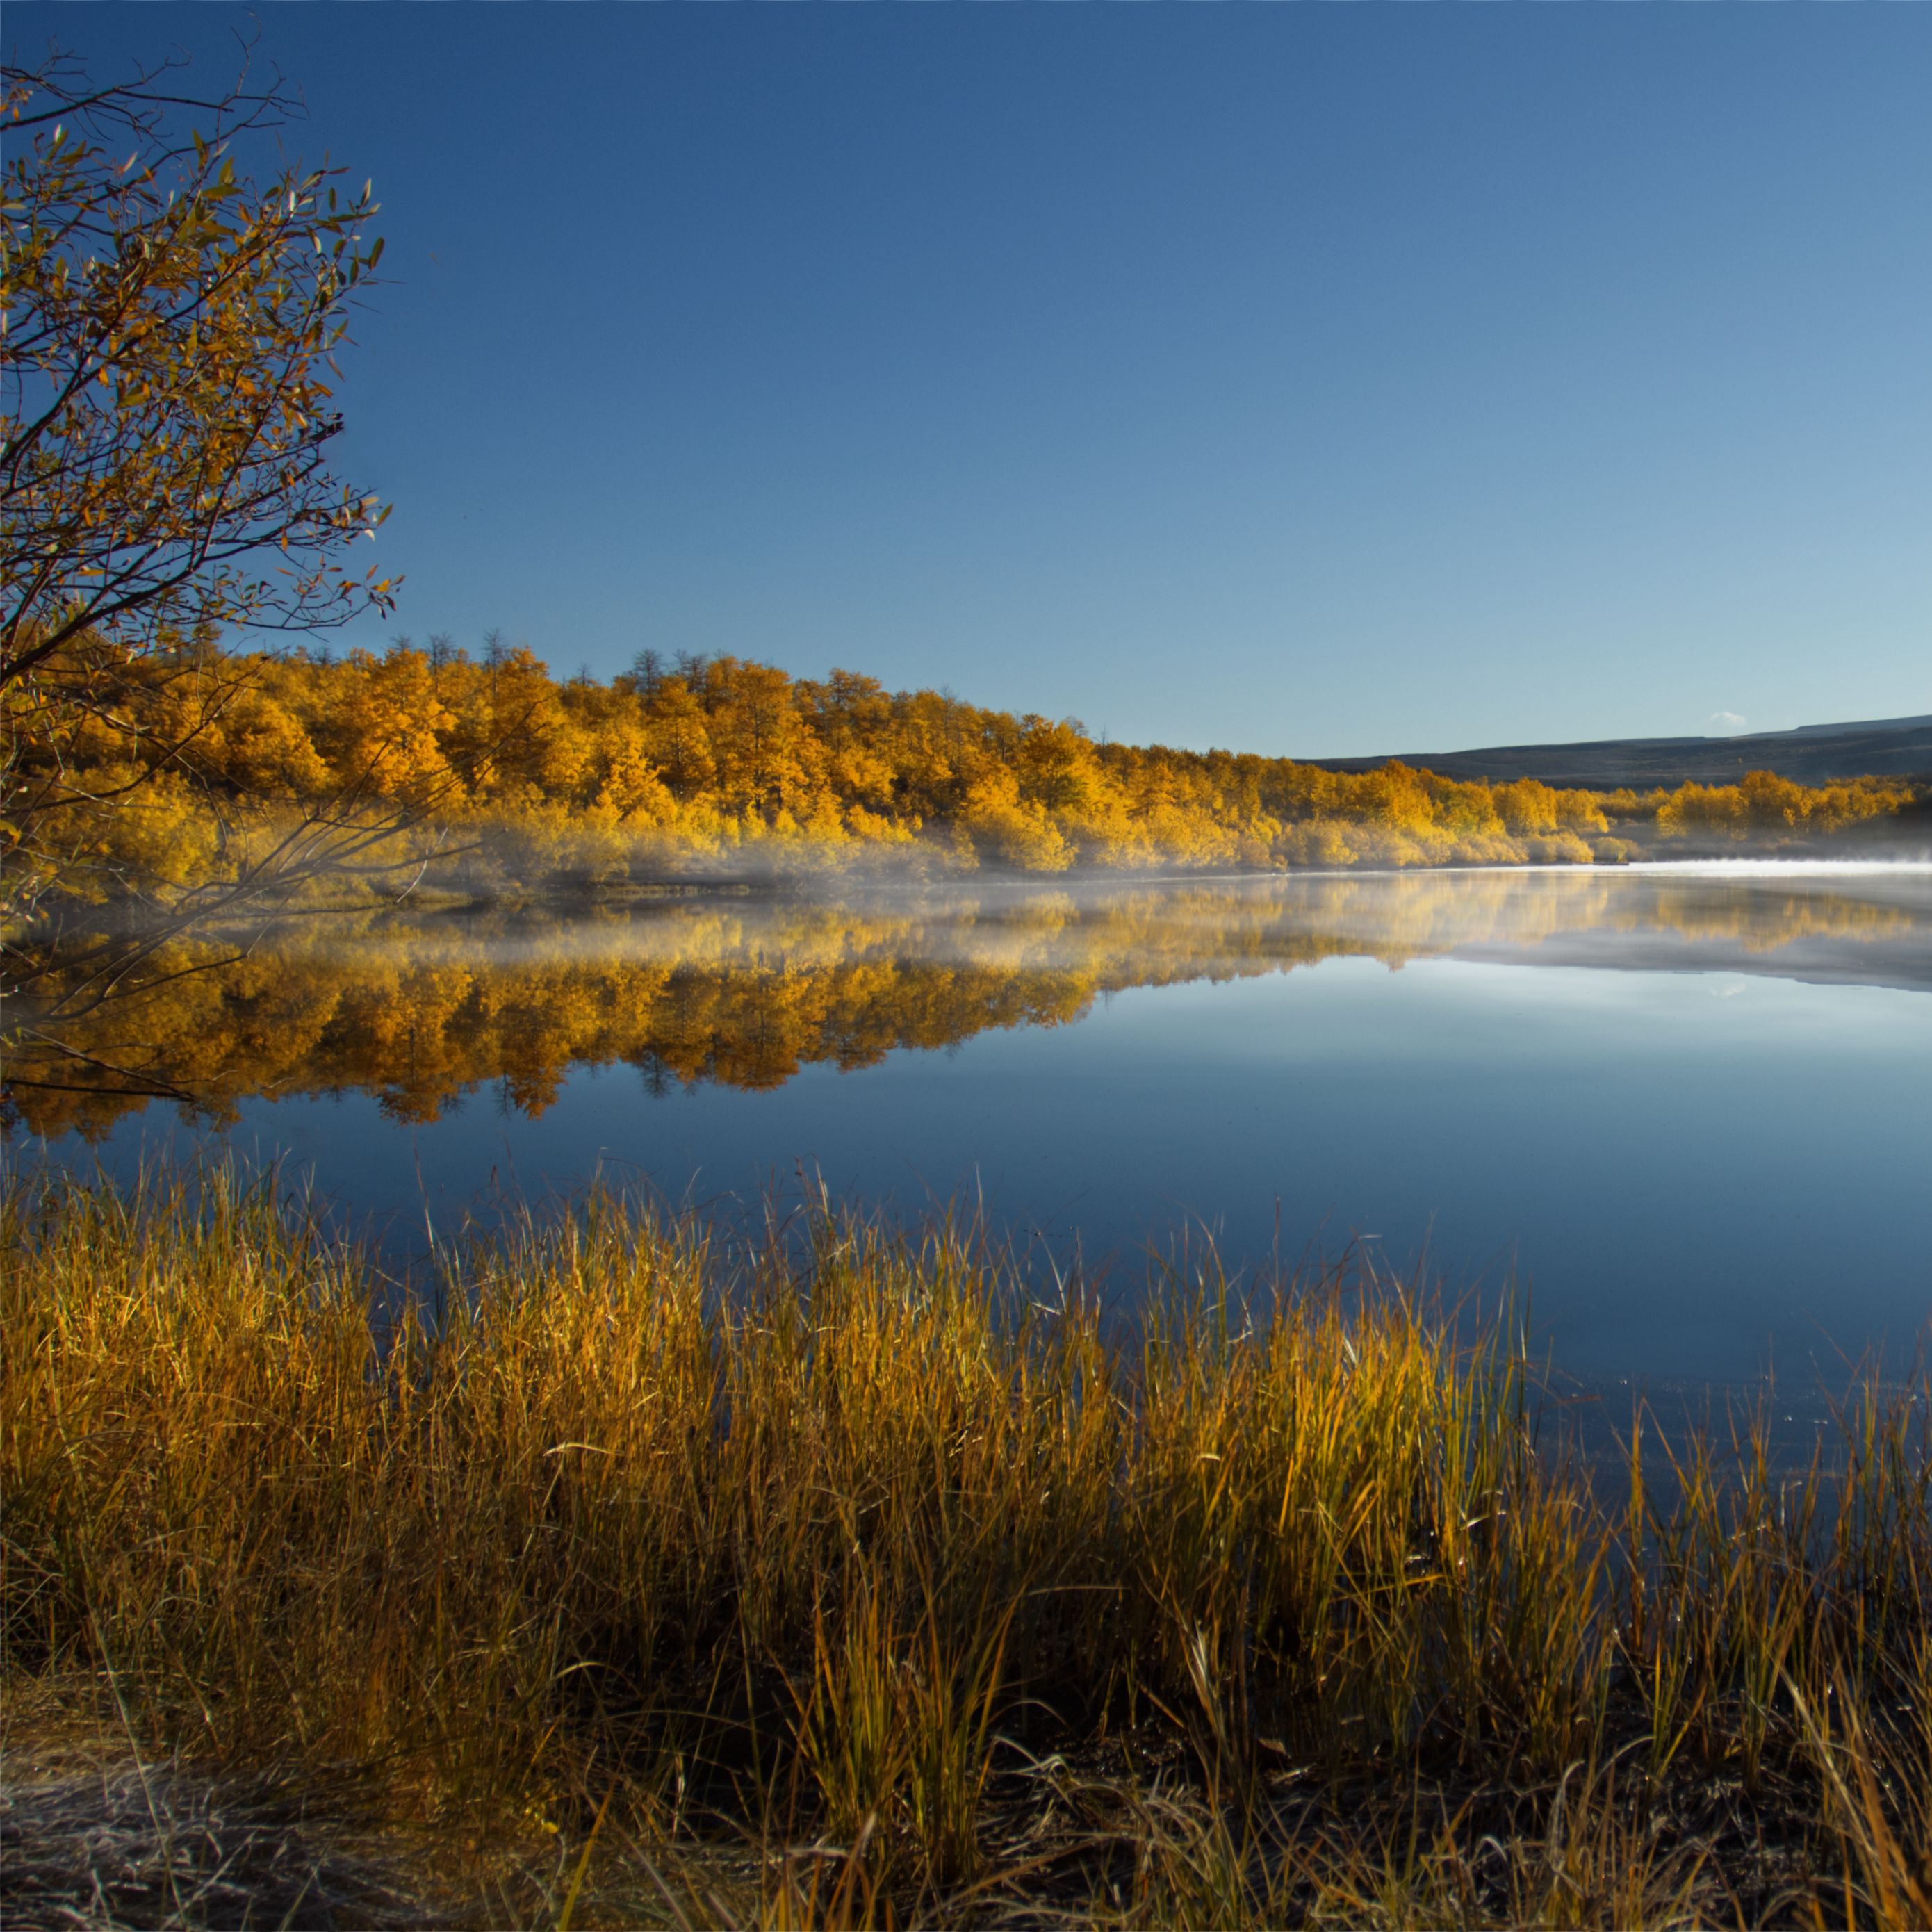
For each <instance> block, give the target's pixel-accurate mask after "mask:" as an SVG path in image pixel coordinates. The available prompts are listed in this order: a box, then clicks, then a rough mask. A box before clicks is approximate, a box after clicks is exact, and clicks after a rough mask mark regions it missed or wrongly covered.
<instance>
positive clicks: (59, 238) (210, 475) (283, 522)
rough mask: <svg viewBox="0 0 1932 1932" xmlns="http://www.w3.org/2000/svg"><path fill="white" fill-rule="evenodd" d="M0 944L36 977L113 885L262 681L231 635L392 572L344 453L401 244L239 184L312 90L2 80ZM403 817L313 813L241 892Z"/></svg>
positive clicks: (310, 202)
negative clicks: (359, 341) (140, 811)
mask: <svg viewBox="0 0 1932 1932" xmlns="http://www.w3.org/2000/svg"><path fill="white" fill-rule="evenodd" d="M0 89H4V92H0V118H3V119H4V124H5V127H6V129H7V133H8V136H9V142H8V148H9V154H8V158H7V161H6V163H5V166H4V169H0V199H4V202H5V238H4V242H0V933H4V944H5V946H6V947H7V952H8V959H7V968H8V970H7V975H6V977H7V980H9V981H10V983H12V984H13V985H14V986H19V985H20V983H23V980H24V979H27V978H31V974H32V971H33V970H34V969H33V964H32V960H31V947H28V946H27V945H26V941H25V940H24V939H23V935H26V934H28V933H30V932H31V925H32V921H33V917H34V914H35V913H37V912H40V913H44V912H45V910H46V904H47V901H48V897H49V893H50V892H55V891H57V890H58V889H64V888H65V887H66V886H68V885H69V884H70V883H72V882H73V881H74V879H75V877H76V876H77V874H80V873H83V872H86V871H89V869H90V868H92V870H93V871H95V872H97V873H98V872H100V871H102V869H103V868H104V867H105V868H106V869H107V871H110V872H111V871H112V870H113V853H114V849H115V840H114V838H113V835H112V827H113V821H114V820H115V817H116V816H117V814H123V813H124V812H126V811H127V810H129V809H130V806H132V805H135V804H136V803H137V802H140V801H142V799H144V797H145V796H148V795H150V794H151V793H152V791H153V789H154V787H155V786H156V785H157V784H162V783H163V782H164V781H166V780H169V779H173V780H175V781H180V780H182V779H184V778H191V777H192V775H193V769H194V754H195V750H196V745H198V743H199V742H200V741H201V740H202V739H203V738H204V737H205V736H206V734H207V733H208V730H209V728H210V726H211V721H212V720H213V719H214V718H215V717H216V716H217V715H218V714H219V713H220V712H221V711H222V709H223V708H224V707H225V706H227V705H229V704H230V703H233V701H234V700H235V699H236V696H237V694H238V691H239V688H240V686H241V685H242V684H243V683H245V682H246V673H245V671H241V672H238V671H237V670H236V661H235V660H232V659H229V658H226V657H224V656H223V654H222V653H221V652H219V650H218V649H217V648H216V641H217V638H218V637H219V636H220V634H221V633H222V632H223V631H226V630H229V629H233V628H243V629H246V630H250V631H257V632H260V631H270V632H273V631H284V632H287V631H297V632H302V631H313V630H314V629H316V628H318V627H323V626H328V625H334V624H338V623H341V622H345V621H347V619H350V618H352V617H354V616H357V615H358V614H359V613H362V612H364V611H366V610H370V609H371V608H372V607H374V608H377V609H380V608H385V607H387V606H388V605H389V602H390V601H391V597H392V590H393V588H394V586H393V584H392V583H391V582H390V581H389V580H384V579H381V578H379V577H377V576H376V575H375V574H374V572H373V571H362V572H359V571H356V569H354V568H352V567H351V566H350V564H349V562H348V561H347V552H348V550H349V548H350V545H351V544H352V543H353V541H354V540H355V539H356V538H359V537H361V536H363V535H368V534H371V533H372V532H373V531H374V528H375V526H377V524H378V523H380V521H381V520H382V517H383V514H384V513H383V510H382V508H381V506H380V505H379V504H378V503H377V500H376V499H375V498H374V496H371V495H370V494H369V493H368V492H366V491H365V490H362V489H359V488H358V487H356V486H355V485H353V484H349V483H347V482H345V481H341V479H339V478H338V477H337V476H336V475H335V474H334V472H332V469H331V467H330V460H329V458H330V446H331V445H332V443H333V442H334V441H335V438H336V437H338V434H340V431H341V427H342V419H341V414H340V413H339V411H338V409H337V407H336V405H335V396H334V387H335V381H336V380H337V376H336V369H335V362H334V360H333V357H334V353H335V351H336V350H337V349H338V347H340V346H341V344H342V342H343V341H344V332H345V329H346V328H347V323H348V319H349V314H350V308H351V306H352V305H353V302H354V300H355V299H356V296H357V293H358V292H359V290H362V289H363V288H364V287H366V286H367V284H368V281H369V279H370V277H371V272H373V270H374V268H375V266H376V264H377V260H378V259H379V257H380V254H381V244H380V241H377V240H376V239H373V238H371V236H370V235H369V233H368V223H369V221H370V218H371V216H372V215H373V214H374V212H375V209H376V204H375V202H374V199H372V197H371V191H370V190H369V188H368V187H367V186H366V185H365V187H362V189H361V190H359V191H356V190H349V189H347V187H346V186H345V185H344V184H343V183H342V181H341V170H340V169H329V168H326V167H325V168H320V169H305V168H302V167H295V166H281V167H279V168H278V169H277V170H276V171H275V172H273V173H272V174H270V175H267V176H266V177H265V178H262V179H260V180H257V179H255V178H251V176H250V175H248V173H247V172H245V170H244V169H243V168H242V166H240V165H239V159H240V157H242V155H243V154H244V151H245V150H246V149H247V148H248V147H249V146H250V145H251V143H252V142H253V141H254V139H255V138H256V137H257V136H260V135H261V134H262V133H263V132H264V131H265V130H269V129H271V128H272V127H277V126H279V125H281V124H283V123H284V122H285V121H287V120H288V119H289V118H291V116H292V115H293V114H294V113H296V111H297V110H298V107H299V103H298V101H297V99H296V96H295V95H293V93H292V92H290V90H289V89H287V87H286V86H284V84H283V83H281V81H280V80H279V79H277V80H274V81H272V83H270V84H269V85H268V86H266V87H265V88H259V89H258V88H256V87H254V86H251V83H250V81H249V78H248V74H247V71H246V69H245V68H244V71H243V74H242V78H241V79H240V80H239V81H238V82H237V83H236V85H235V86H233V87H232V88H230V89H227V90H226V92H220V93H218V94H215V95H202V94H197V93H196V92H192V91H190V90H189V89H187V87H186V86H185V83H184V76H183V75H182V74H181V71H180V70H179V68H178V65H175V64H169V65H165V66H163V67H160V68H152V69H144V70H142V71H138V72H136V74H135V75H134V76H133V78H132V79H130V80H127V81H124V82H118V83H111V84H107V85H97V84H96V83H95V82H93V81H92V80H90V78H89V76H88V75H87V74H86V71H85V70H84V68H83V67H82V66H81V65H80V63H79V62H77V61H75V60H74V58H71V57H70V56H67V55H62V54H59V53H58V52H56V53H55V54H52V55H50V56H49V58H47V59H46V60H45V61H44V62H42V63H41V64H40V65H38V66H37V67H34V68H15V67H7V68H4V69H0ZM257 661H259V659H257ZM159 687H167V688H175V699H176V700H177V701H173V702H169V703H157V702H155V701H154V697H155V692H156V690H157V688H159ZM90 733H93V734H95V735H96V736H98V735H99V734H101V733H107V734H108V735H110V736H113V737H115V739H117V740H118V742H119V743H120V745H121V747H122V750H123V753H124V755H123V756H121V757H120V758H118V760H115V761H113V763H110V765H109V766H107V767H106V768H104V769H98V770H91V769H88V768H87V767H86V763H85V760H84V759H83V757H82V756H81V755H80V746H81V745H82V742H83V741H84V740H85V739H87V738H88V736H89V734H90ZM379 831H380V827H379V826H377V824H376V823H375V822H374V820H371V819H369V818H368V817H367V816H366V815H359V814H357V813H356V812H355V811H337V812H335V814H328V813H323V814H320V815H318V814H316V813H314V812H313V811H311V812H310V813H308V814H306V815H305V818H304V820H303V821H302V823H300V824H299V825H296V826H291V827H290V828H289V829H288V831H287V835H285V837H284V838H282V839H280V840H278V841H273V842H272V844H271V845H270V847H269V849H268V850H266V851H265V852H263V853H260V854H259V855H257V859H256V860H255V861H254V863H253V865H252V866H251V868H245V870H246V871H247V872H248V876H245V877H239V878H236V877H231V878H229V880H226V881H225V882H224V884H223V889H222V892H219V893H217V895H216V896H217V898H220V897H223V895H224V894H225V895H226V896H227V897H228V898H230V899H232V897H233V893H234V892H235V891H236V890H237V889H240V890H242V891H246V890H247V889H250V888H251V887H253V888H259V887H260V886H261V885H262V884H263V883H265V882H267V881H271V880H275V879H278V878H283V877H287V875H288V874H289V873H290V871H292V870H300V869H302V868H313V867H314V866H315V865H319V864H323V863H326V862H330V861H331V860H332V859H341V858H343V857H344V856H346V855H347V854H349V853H353V852H355V851H358V850H364V849H366V844H367V841H368V838H369V837H370V836H371V835H372V833H375V832H379ZM121 883H124V884H126V885H128V886H138V885H139V883H140V880H139V877H138V876H137V874H136V873H135V872H133V871H130V872H128V873H127V874H126V875H125V876H124V877H123V879H122V880H121ZM112 884H113V880H107V881H106V882H105V883H104V882H103V881H102V880H100V879H96V880H94V881H93V889H92V891H91V892H89V896H94V897H100V896H102V895H104V892H107V889H108V888H109V887H110V886H111V885H112Z"/></svg>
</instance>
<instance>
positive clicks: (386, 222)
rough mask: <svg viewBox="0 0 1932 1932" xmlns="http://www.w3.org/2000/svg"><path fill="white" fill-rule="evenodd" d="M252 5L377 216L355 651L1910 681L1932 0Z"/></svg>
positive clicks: (1205, 723) (1262, 734)
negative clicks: (501, 643)
mask: <svg viewBox="0 0 1932 1932" xmlns="http://www.w3.org/2000/svg"><path fill="white" fill-rule="evenodd" d="M248 18H249V17H248V15H247V14H246V13H244V12H243V11H242V10H241V9H239V8H231V7H225V6H206V5H203V6H196V7H171V6H165V5H141V6H116V5H87V6H81V5H61V6H48V5H32V4H26V0H8V5H7V8H6V14H5V29H4V31H5V41H6V43H7V46H8V47H9V49H10V52H12V53H13V55H20V54H22V53H28V52H31V51H33V50H34V49H35V48H36V47H37V46H38V45H39V44H40V43H43V42H44V40H46V37H48V36H49V34H54V35H58V37H60V38H61V39H62V40H63V41H64V42H65V43H67V44H68V45H70V46H74V47H76V48H77V49H80V50H81V51H82V52H85V53H86V54H87V55H89V57H90V58H91V59H92V61H93V62H95V64H96V65H97V68H98V71H102V72H112V71H116V70H118V68H120V67H121V65H122V64H123V63H124V62H126V61H127V59H129V58H131V57H133V56H134V55H149V56H153V55H157V54H159V53H160V52H163V51H165V50H166V49H168V48H169V47H170V46H181V47H184V48H185V49H189V50H190V51H192V52H193V53H194V54H195V55H196V65H197V68H199V69H200V70H201V71H202V72H203V73H205V74H206V75H207V76H208V77H209V78H210V79H214V78H217V77H222V76H223V74H225V73H226V71H227V70H228V69H229V68H230V67H231V66H232V64H233V45H232V41H231V40H230V34H231V33H232V32H233V30H234V29H235V28H237V27H238V26H245V25H246V24H247V22H248ZM260 22H261V27H262V39H261V43H260V50H259V57H260V58H266V59H272V60H273V61H275V62H278V63H279V64H280V65H281V68H283V70H284V72H285V73H286V74H287V75H288V76H289V77H291V78H292V79H293V80H296V81H297V82H299V83H300V85H301V86H302V89H304V91H305V93H306V95H307V98H308V103H309V106H310V110H311V119H310V120H309V121H308V123H306V124H305V125H303V126H302V127H299V128H298V129H296V130H294V132H293V136H292V138H293V139H294V140H295V141H296V142H298V143H299V145H301V147H302V149H303V150H304V151H305V152H306V153H307V154H310V155H311V156H313V155H314V154H317V153H319V152H320V151H321V150H323V149H324V148H326V149H327V150H328V151H329V152H330V154H332V156H333V157H335V158H338V159H339V160H343V161H344V162H347V163H348V164H349V165H350V166H351V168H352V169H353V172H354V173H355V175H356V177H357V178H358V179H360V178H362V176H363V175H373V176H374V179H375V181H376V184H377V191H378V193H379V196H380V199H381V200H382V201H383V206H384V213H383V224H382V225H383V232H384V233H386V235H387V236H388V237H389V254H388V256H387V257H386V262H385V270H386V274H387V275H389V278H390V279H389V286H387V287H385V288H384V289H383V290H382V291H381V292H380V295H379V296H378V298H377V304H378V305H377V308H375V310H374V312H372V313H371V314H368V315H366V316H365V317H363V318H362V321H361V323H360V325H359V337H360V341H361V347H359V350H357V351H356V353H355V354H354V356H353V359H352V361H351V362H350V365H349V371H348V380H347V383H346V385H345V386H344V392H343V395H344V404H345V406H346V407H347V411H348V413H349V416H350V433H349V434H348V435H347V437H345V439H344V443H345V448H344V467H345V469H346V470H347V472H348V473H349V474H350V475H351V476H353V478H354V479H355V480H356V481H358V482H359V483H366V484H368V485H369V486H370V487H374V488H375V489H377V490H380V492H382V493H383V494H384V495H385V496H386V497H388V498H389V499H392V500H393V501H394V502H395V505H396V508H395V513H394V514H393V515H392V517H391V520H390V521H389V524H388V526H386V529H385V530H384V532H383V536H382V538H381V542H380V556H381V560H382V562H383V564H384V565H385V566H386V567H389V568H395V569H399V570H401V571H404V572H406V573H407V578H408V582H407V587H406V589H405V591H404V602H403V605H402V608H401V612H400V613H399V616H398V619H397V621H396V622H395V624H394V625H385V626H383V627H381V628H380V630H378V631H373V632H368V633H365V636H364V640H365V641H369V642H380V640H381V638H382V637H383V636H385V635H386V634H388V633H389V631H392V630H395V629H402V630H407V631H411V632H413V633H414V634H416V636H417V637H419V638H420V637H422V636H424V635H425V634H427V633H428V632H429V631H432V630H448V631H452V632H454V633H455V634H457V635H458V637H460V638H461V639H463V640H466V641H469V642H472V643H473V642H474V641H475V639H476V638H477V637H478V635H479V634H480V633H481V632H482V631H484V630H485V629H487V628H490V627H491V626H493V625H496V626H500V627H502V628H503V629H504V630H505V631H507V632H508V633H509V634H511V636H512V637H522V638H526V639H527V640H529V643H531V644H532V646H534V647H535V649H537V650H538V652H540V653H541V655H544V656H545V657H546V658H548V659H549V660H550V662H551V663H552V664H553V666H555V667H557V668H558V669H559V670H562V671H566V672H567V671H571V670H575V669H576V668H577V667H578V665H579V664H588V665H589V667H591V669H592V670H593V671H595V672H598V673H609V672H610V671H613V670H617V669H619V668H620V667H622V665H623V664H625V663H626V662H627V661H628V660H629V658H631V656H632V655H633V654H634V652H636V651H637V650H638V649H640V648H642V647H643V646H646V645H650V646H656V647H658V649H663V650H667V651H670V650H676V649H694V650H702V651H735V652H739V653H742V654H745V655H752V656H756V657H760V658H768V659H770V660H772V661H775V662H778V663H780V664H784V665H786V666H787V667H790V669H792V670H796V671H799V672H801V673H820V672H823V670H826V669H827V668H829V667H830V666H832V665H833V664H840V665H844V666H846V667H850V668H852V669H856V670H869V671H871V672H873V673H875V674H877V676H880V677H882V678H883V679H886V681H887V682H889V683H891V684H893V685H910V684H941V683H944V684H948V685H951V686H952V687H953V688H954V689H956V691H959V693H960V694H961V695H962V696H964V697H971V698H973V699H975V700H979V701H981V702H984V703H997V704H1001V705H1011V706H1017V707H1021V708H1025V709H1038V710H1041V711H1044V712H1049V713H1052V714H1055V715H1060V714H1064V713H1068V712H1072V713H1074V714H1077V715H1079V716H1080V717H1082V718H1085V720H1086V721H1087V722H1088V724H1089V725H1090V726H1091V727H1094V729H1096V730H1106V731H1108V732H1109V733H1111V734H1112V736H1115V737H1117V738H1133V739H1148V738H1160V739H1166V740H1167V741H1169V742H1175V743H1184V744H1193V745H1207V744H1221V745H1233V746H1235V747H1237V748H1242V749H1251V750H1262V751H1289V752H1299V753H1304V754H1309V753H1318V754H1319V753H1330V754H1340V753H1345V752H1355V751H1389V750H1395V749H1410V748H1415V749H1441V748H1451V747H1454V746H1457V745H1469V744H1480V743H1493V742H1502V741H1508V740H1513V739H1542V738H1551V739H1555V738H1571V737H1585V736H1616V735H1622V734H1624V733H1679V732H1697V731H1702V730H1708V729H1721V728H1723V727H1722V726H1713V725H1712V723H1711V720H1712V718H1713V716H1714V715H1716V714H1721V713H1735V714H1737V715H1739V716H1740V717H1742V718H1747V719H1748V721H1749V723H1750V724H1751V727H1752V728H1754V729H1775V728H1778V727H1784V726H1787V725H1791V724H1799V723H1808V722H1814V721H1823V720H1827V719H1831V718H1860V717H1874V716H1883V715H1895V714H1900V713H1908V712H1926V711H1932V9H1927V8H1924V7H1917V8H1880V9H1867V10H1838V9H1835V8H1834V9H1825V8H1760V7H1741V8H1733V7H1722V8H1718V7H1682V8H1673V7H1646V8H1624V7H1591V8H1572V7H1562V8H1540V7H1539V8H1530V7H1512V8H1502V9H1490V8H1470V9H1463V8H1442V9H1437V8H1422V7H1387V8H1355V7H1346V8H1345V7H1308V8H1302V7H1273V8H1235V9H1219V8H1215V9H1196V8H1180V7H1172V8H1159V9H1140V8H1133V9H1128V8H1061V7H1050V8H1049V7H1031V8H1017V9H1010V8H1004V7H1000V8H995V7H959V8H941V9H928V8H923V7H921V8H912V7H904V8H901V7H819V8H807V9H790V8H777V7H747V8H726V7H646V6H641V5H637V6H620V5H603V6H598V5H583V6H563V5H550V6H537V5H524V6H517V7H496V6H462V5H446V6H427V5H416V6H404V5H369V6H346V5H311V6H303V7H288V6H272V7H264V8H263V9H262V10H261V12H260Z"/></svg>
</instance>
